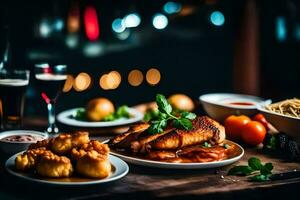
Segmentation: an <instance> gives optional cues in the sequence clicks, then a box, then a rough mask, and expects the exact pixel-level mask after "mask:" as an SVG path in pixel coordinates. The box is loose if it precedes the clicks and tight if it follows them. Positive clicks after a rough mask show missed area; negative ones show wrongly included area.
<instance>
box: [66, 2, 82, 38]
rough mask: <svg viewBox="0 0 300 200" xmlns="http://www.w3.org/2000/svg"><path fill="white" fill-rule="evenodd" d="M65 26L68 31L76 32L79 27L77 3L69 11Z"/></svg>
mask: <svg viewBox="0 0 300 200" xmlns="http://www.w3.org/2000/svg"><path fill="white" fill-rule="evenodd" d="M67 27H68V31H69V32H70V33H74V32H77V31H78V30H79V28H80V10H79V6H78V4H74V5H73V6H72V7H71V9H70V11H69V15H68V20H67Z"/></svg>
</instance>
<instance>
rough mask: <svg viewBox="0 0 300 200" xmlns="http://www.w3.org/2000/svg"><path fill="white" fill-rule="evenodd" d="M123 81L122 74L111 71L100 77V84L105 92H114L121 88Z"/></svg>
mask: <svg viewBox="0 0 300 200" xmlns="http://www.w3.org/2000/svg"><path fill="white" fill-rule="evenodd" d="M121 79H122V78H121V74H120V73H119V72H117V71H111V72H109V73H108V74H103V75H102V76H101V77H100V80H99V84H100V87H101V88H102V89H104V90H113V89H116V88H118V87H119V85H120V83H121Z"/></svg>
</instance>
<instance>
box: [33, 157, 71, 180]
mask: <svg viewBox="0 0 300 200" xmlns="http://www.w3.org/2000/svg"><path fill="white" fill-rule="evenodd" d="M36 171H37V173H38V174H39V175H41V176H44V177H51V178H62V177H69V176H71V174H72V173H73V166H72V164H71V161H70V159H69V158H67V157H65V156H57V155H54V154H52V155H46V156H43V157H42V158H41V160H40V161H39V162H38V164H37V166H36Z"/></svg>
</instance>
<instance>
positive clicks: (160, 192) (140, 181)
mask: <svg viewBox="0 0 300 200" xmlns="http://www.w3.org/2000/svg"><path fill="white" fill-rule="evenodd" d="M29 121H31V124H34V123H33V122H34V120H33V119H31V120H29ZM42 121H43V120H42ZM38 124H40V125H41V123H38ZM42 125H43V124H42ZM42 125H41V126H36V125H34V126H35V127H36V128H35V129H41V128H42ZM94 137H95V138H97V139H99V140H105V139H107V138H109V136H94ZM252 156H256V157H258V158H260V159H261V160H262V161H263V162H272V163H273V165H274V173H284V172H289V171H293V170H300V163H295V162H288V161H285V160H282V159H279V158H277V157H276V156H274V155H273V156H272V155H266V154H263V153H262V150H261V149H259V148H245V155H244V156H243V158H242V159H241V160H240V161H238V162H237V163H235V164H234V165H239V164H245V163H246V162H247V160H248V158H250V157H252ZM6 158H7V157H6V156H4V155H1V167H0V177H1V178H0V199H100V198H102V197H104V198H105V199H124V198H125V199H141V198H142V199H152V198H163V199H199V198H200V197H203V198H204V197H205V198H208V199H211V198H213V199H214V198H222V199H237V198H239V199H241V198H242V199H266V198H271V197H272V198H273V197H282V198H286V197H289V196H291V197H292V196H293V195H295V194H297V190H299V186H300V177H298V178H292V179H286V180H280V181H267V182H263V183H254V182H250V181H248V179H247V178H246V177H238V176H227V175H226V173H227V171H228V169H229V168H231V167H232V166H233V165H231V166H227V167H222V168H218V169H209V170H170V169H156V168H148V167H141V166H135V165H129V167H130V171H129V173H128V175H127V176H125V177H124V178H122V179H120V180H118V181H115V182H113V183H108V184H103V185H95V186H80V187H57V186H55V187H54V186H49V185H42V184H35V183H30V182H27V181H24V180H21V179H19V178H16V177H12V176H10V175H9V174H7V172H5V170H4V167H3V165H4V161H5V160H6ZM298 194H299V192H298Z"/></svg>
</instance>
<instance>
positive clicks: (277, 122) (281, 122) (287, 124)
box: [257, 105, 300, 142]
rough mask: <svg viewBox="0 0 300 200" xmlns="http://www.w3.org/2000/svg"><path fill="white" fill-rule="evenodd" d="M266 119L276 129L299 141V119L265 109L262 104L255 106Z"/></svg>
mask: <svg viewBox="0 0 300 200" xmlns="http://www.w3.org/2000/svg"><path fill="white" fill-rule="evenodd" d="M257 109H258V110H259V112H261V113H262V114H263V115H264V116H265V118H266V119H267V121H268V122H269V123H271V124H272V125H273V126H274V127H275V128H276V129H277V130H278V131H280V132H284V133H286V134H288V135H289V136H291V137H293V138H294V139H295V140H297V141H298V142H300V119H299V118H297V117H292V116H287V115H283V114H280V113H276V112H273V111H270V110H267V109H266V108H265V106H264V105H260V106H258V107H257Z"/></svg>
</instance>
